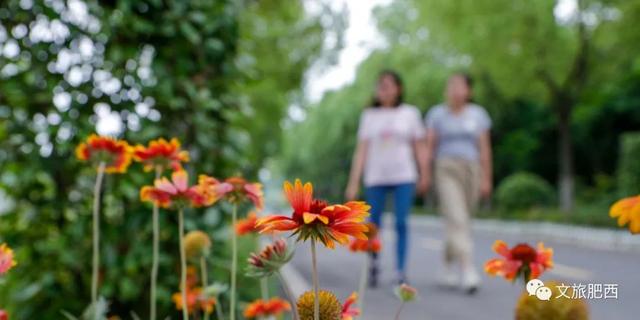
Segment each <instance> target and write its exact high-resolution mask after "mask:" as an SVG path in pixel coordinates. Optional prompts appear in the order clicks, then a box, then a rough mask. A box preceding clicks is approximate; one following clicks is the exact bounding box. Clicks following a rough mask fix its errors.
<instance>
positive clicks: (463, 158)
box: [426, 74, 492, 293]
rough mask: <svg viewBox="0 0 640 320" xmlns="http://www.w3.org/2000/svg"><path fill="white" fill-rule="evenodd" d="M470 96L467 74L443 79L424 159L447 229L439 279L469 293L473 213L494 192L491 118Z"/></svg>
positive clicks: (474, 277)
mask: <svg viewBox="0 0 640 320" xmlns="http://www.w3.org/2000/svg"><path fill="white" fill-rule="evenodd" d="M471 96H472V80H471V78H470V77H469V76H467V75H465V74H454V75H452V76H451V77H450V78H449V80H448V82H447V87H446V91H445V97H446V102H445V103H443V104H440V105H437V106H434V107H433V108H431V109H430V110H429V112H428V113H427V117H426V128H427V147H426V151H427V155H426V161H427V166H428V167H431V165H432V163H433V162H435V163H434V167H435V170H434V171H435V181H434V182H435V187H436V194H437V199H438V205H439V209H440V210H439V211H440V213H441V215H442V216H443V218H444V224H445V233H446V236H445V255H444V262H445V263H444V274H443V275H442V276H441V277H440V280H441V281H442V282H443V284H444V285H446V286H450V287H453V286H458V285H460V286H461V287H462V288H463V289H464V290H465V291H467V292H468V293H474V292H475V291H476V290H477V289H478V287H479V285H480V276H479V275H478V272H477V271H476V268H475V266H474V263H473V240H472V238H471V216H472V214H473V213H474V211H475V210H476V207H477V204H478V202H479V199H480V197H489V196H490V195H491V191H492V165H491V157H492V155H491V140H490V134H489V130H490V128H491V119H490V118H489V115H488V114H487V112H486V110H485V109H484V108H483V107H481V106H479V105H476V104H474V103H472V102H471ZM430 183H431V177H430V176H427V184H428V185H429V184H430ZM460 276H461V277H460Z"/></svg>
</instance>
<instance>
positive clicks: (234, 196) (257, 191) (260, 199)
mask: <svg viewBox="0 0 640 320" xmlns="http://www.w3.org/2000/svg"><path fill="white" fill-rule="evenodd" d="M224 184H225V185H226V186H225V191H226V192H225V193H224V197H225V198H227V200H229V202H231V203H235V204H238V203H241V202H243V201H245V200H249V201H251V202H252V203H253V205H254V206H255V207H256V209H257V210H262V208H263V207H264V194H263V192H262V185H261V184H260V183H251V182H248V181H247V180H246V179H244V178H242V177H231V178H227V179H226V180H225V181H224Z"/></svg>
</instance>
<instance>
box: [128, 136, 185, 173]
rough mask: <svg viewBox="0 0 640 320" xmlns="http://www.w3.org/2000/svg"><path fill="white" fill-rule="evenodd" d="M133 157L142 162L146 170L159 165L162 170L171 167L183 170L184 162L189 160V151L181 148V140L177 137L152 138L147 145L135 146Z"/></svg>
mask: <svg viewBox="0 0 640 320" xmlns="http://www.w3.org/2000/svg"><path fill="white" fill-rule="evenodd" d="M133 159H134V160H135V161H138V162H140V163H142V164H143V165H144V170H145V171H151V170H153V169H154V168H158V167H159V168H161V169H162V170H164V169H167V168H171V169H173V170H174V171H179V170H182V163H183V162H188V161H189V152H187V151H185V150H181V149H180V141H178V139H176V138H173V139H171V140H170V141H167V140H165V139H163V138H160V139H157V140H152V141H151V142H149V145H148V146H146V147H145V146H143V145H137V146H135V148H133Z"/></svg>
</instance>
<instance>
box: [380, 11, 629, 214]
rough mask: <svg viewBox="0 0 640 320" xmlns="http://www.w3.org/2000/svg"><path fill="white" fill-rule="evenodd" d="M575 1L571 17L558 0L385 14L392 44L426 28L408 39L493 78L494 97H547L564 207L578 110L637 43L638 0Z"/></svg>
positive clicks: (569, 197) (569, 194)
mask: <svg viewBox="0 0 640 320" xmlns="http://www.w3.org/2000/svg"><path fill="white" fill-rule="evenodd" d="M576 4H577V5H576V8H575V10H574V11H573V12H572V13H571V16H570V17H568V18H566V19H562V17H558V16H556V15H554V9H555V8H556V5H557V1H553V0H545V1H524V0H517V1H511V0H498V1H494V0H490V1H489V0H487V1H475V0H473V1H472V0H454V1H436V0H426V1H406V2H404V1H403V2H399V3H398V4H396V5H394V6H392V8H391V9H389V10H387V11H385V12H381V13H380V16H381V18H382V20H383V23H382V26H383V30H384V32H385V34H386V35H387V39H388V40H389V41H391V43H392V44H393V43H397V42H398V41H403V39H405V38H406V35H407V34H415V33H416V32H420V31H421V32H423V33H425V34H427V35H428V36H425V37H424V38H423V39H422V41H412V42H411V45H412V46H415V47H417V48H420V49H418V50H419V51H421V50H427V52H433V51H434V50H437V53H438V55H439V56H440V57H443V59H444V60H446V61H448V62H449V64H450V65H456V64H457V65H458V66H466V67H467V68H468V69H470V70H472V72H473V73H474V74H478V75H480V77H481V78H483V79H485V80H486V81H487V82H488V83H491V84H492V90H493V91H492V93H493V97H494V99H495V100H501V99H504V98H509V97H511V98H512V97H514V96H521V97H529V98H531V99H543V100H544V101H546V104H547V105H548V106H549V107H550V108H551V110H552V111H553V113H554V115H555V118H556V127H557V132H558V135H557V137H558V164H559V168H558V172H559V173H558V179H559V180H558V182H559V191H560V192H559V195H560V202H561V206H562V208H563V209H565V210H569V209H571V207H572V205H573V189H574V160H573V151H572V148H573V142H572V138H571V133H572V132H571V127H570V124H571V120H572V114H573V110H574V109H575V108H576V106H577V105H578V104H579V103H580V102H581V101H582V99H583V98H584V96H585V94H586V93H588V92H589V90H592V89H593V88H597V87H598V86H600V85H602V83H606V82H608V81H612V80H614V79H616V77H617V76H619V74H620V73H622V72H624V71H625V70H627V69H628V68H629V67H630V66H631V63H632V61H633V58H634V57H635V55H637V53H638V49H639V48H638V45H637V44H638V43H640V42H639V41H638V40H639V39H638V37H639V35H638V33H637V32H634V31H633V28H632V27H631V26H632V25H633V23H634V21H637V18H638V14H639V12H640V1H596V0H577V1H576ZM399 21H403V22H404V21H409V23H406V24H404V25H402V24H400V23H399ZM418 40H419V39H418ZM429 48H431V49H429Z"/></svg>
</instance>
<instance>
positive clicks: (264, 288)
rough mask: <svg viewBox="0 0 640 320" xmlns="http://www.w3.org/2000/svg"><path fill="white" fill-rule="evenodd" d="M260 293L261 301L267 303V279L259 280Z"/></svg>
mask: <svg viewBox="0 0 640 320" xmlns="http://www.w3.org/2000/svg"><path fill="white" fill-rule="evenodd" d="M260 292H261V293H262V300H263V301H267V300H269V287H268V284H267V278H266V277H264V278H261V279H260Z"/></svg>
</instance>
